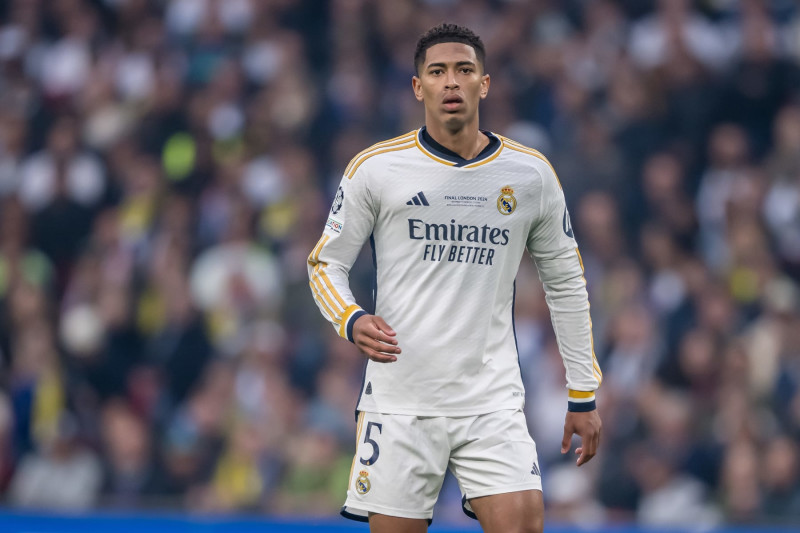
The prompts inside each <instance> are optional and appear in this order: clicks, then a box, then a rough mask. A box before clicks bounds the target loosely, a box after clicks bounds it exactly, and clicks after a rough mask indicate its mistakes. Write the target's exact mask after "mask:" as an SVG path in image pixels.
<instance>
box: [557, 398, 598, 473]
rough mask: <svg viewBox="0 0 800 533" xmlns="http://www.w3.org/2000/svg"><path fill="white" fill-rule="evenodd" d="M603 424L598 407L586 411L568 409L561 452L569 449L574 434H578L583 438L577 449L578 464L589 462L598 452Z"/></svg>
mask: <svg viewBox="0 0 800 533" xmlns="http://www.w3.org/2000/svg"><path fill="white" fill-rule="evenodd" d="M602 426H603V424H602V422H601V421H600V415H599V414H597V409H595V410H594V411H587V412H585V413H577V412H573V411H567V418H566V420H564V438H563V439H561V453H567V452H568V451H569V448H570V441H571V440H572V435H573V434H575V435H578V436H579V437H580V438H581V445H580V447H579V448H577V449H576V450H575V453H576V454H579V455H580V457H578V461H577V463H576V464H577V465H578V466H581V465H582V464H584V463H588V462H589V460H590V459H591V458H592V457H594V456H595V454H596V453H597V447H598V446H599V445H600V430H601V428H602Z"/></svg>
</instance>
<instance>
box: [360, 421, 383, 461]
mask: <svg viewBox="0 0 800 533" xmlns="http://www.w3.org/2000/svg"><path fill="white" fill-rule="evenodd" d="M373 426H375V427H377V428H378V433H379V434H381V433H383V425H382V424H378V423H377V422H367V431H366V434H365V435H364V442H365V443H367V442H368V443H370V444H372V456H371V457H370V458H369V459H366V460H364V459H362V458H361V457H359V458H358V460H359V461H361V464H362V465H366V466H369V465H373V464H375V461H377V460H378V456H379V455H380V454H381V449H380V448H379V447H378V443H377V442H375V441H374V440H372V439H371V438H369V433H370V431H372V427H373Z"/></svg>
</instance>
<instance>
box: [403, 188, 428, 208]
mask: <svg viewBox="0 0 800 533" xmlns="http://www.w3.org/2000/svg"><path fill="white" fill-rule="evenodd" d="M406 205H428V206H429V205H431V204H429V203H428V199H427V198H425V194H423V192H422V191H419V192H418V193H417V194H416V195H415V196H414V197H413V198H412V199H411V200H409V201H407V202H406Z"/></svg>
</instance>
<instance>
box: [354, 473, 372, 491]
mask: <svg viewBox="0 0 800 533" xmlns="http://www.w3.org/2000/svg"><path fill="white" fill-rule="evenodd" d="M368 478H369V472H367V471H366V470H362V471H361V472H359V473H358V479H356V492H357V493H359V494H366V493H368V492H369V489H370V487H372V484H371V483H370V482H369V479H368Z"/></svg>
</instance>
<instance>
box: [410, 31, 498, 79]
mask: <svg viewBox="0 0 800 533" xmlns="http://www.w3.org/2000/svg"><path fill="white" fill-rule="evenodd" d="M439 43H463V44H466V45H469V46H471V47H472V48H473V49H474V50H475V56H476V57H477V58H478V62H480V64H481V67H483V66H484V60H485V59H486V49H485V48H484V47H483V41H481V38H480V37H478V36H477V35H475V33H473V31H472V30H470V29H469V28H466V27H464V26H459V25H457V24H448V23H445V22H443V23H442V24H439V25H438V26H434V27H433V28H431V29H429V30H428V31H426V32H425V33H424V34H423V35H422V37H420V38H419V41H417V48H416V50H414V68H415V69H416V70H417V74H419V73H420V71H421V69H422V63H423V62H424V61H425V52H427V51H428V48H430V47H431V46H433V45H435V44H439Z"/></svg>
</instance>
